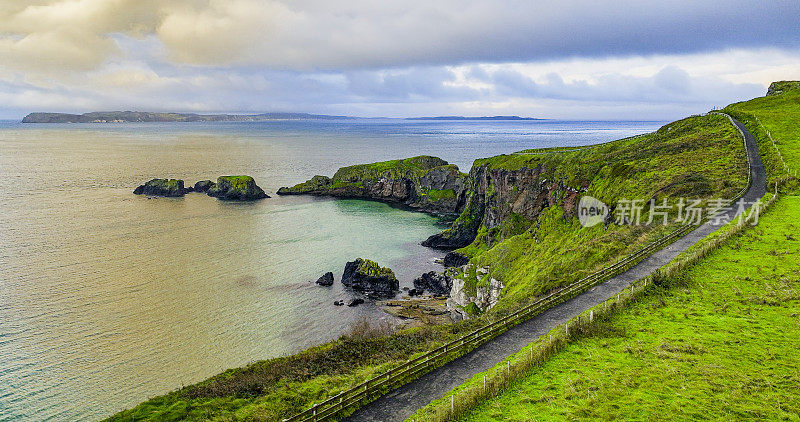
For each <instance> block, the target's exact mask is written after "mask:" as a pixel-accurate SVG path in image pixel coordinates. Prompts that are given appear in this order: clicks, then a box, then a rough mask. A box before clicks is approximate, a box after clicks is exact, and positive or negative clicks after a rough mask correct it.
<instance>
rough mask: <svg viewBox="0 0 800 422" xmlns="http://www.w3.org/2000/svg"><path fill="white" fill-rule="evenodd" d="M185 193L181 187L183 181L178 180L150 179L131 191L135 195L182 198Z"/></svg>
mask: <svg viewBox="0 0 800 422" xmlns="http://www.w3.org/2000/svg"><path fill="white" fill-rule="evenodd" d="M186 192H187V190H186V188H184V187H183V180H180V179H151V180H149V181H148V182H146V183H145V184H143V185H140V186H139V187H137V188H136V189H134V191H133V193H134V194H136V195H148V196H167V197H178V196H183V195H185V194H186Z"/></svg>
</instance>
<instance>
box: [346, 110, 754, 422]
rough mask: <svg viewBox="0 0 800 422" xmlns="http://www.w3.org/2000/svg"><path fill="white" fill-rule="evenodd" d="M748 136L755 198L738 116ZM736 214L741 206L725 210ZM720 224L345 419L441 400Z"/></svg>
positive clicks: (392, 414) (404, 412)
mask: <svg viewBox="0 0 800 422" xmlns="http://www.w3.org/2000/svg"><path fill="white" fill-rule="evenodd" d="M732 121H733V123H734V124H735V125H736V126H738V127H739V129H740V131H741V132H742V133H743V134H744V138H745V146H746V149H747V159H748V161H749V163H750V177H751V184H750V188H749V189H748V190H747V193H745V195H744V200H745V201H748V202H753V201H756V200H757V199H759V198H761V197H762V196H764V193H765V192H766V174H765V172H764V166H763V165H762V163H761V157H760V156H759V155H758V145H757V144H756V140H755V138H754V137H753V135H752V134H751V133H750V132H748V131H747V129H746V128H745V127H744V125H743V124H742V123H741V122H739V121H737V120H733V119H732ZM725 212H726V213H727V215H728V216H729V217H734V216H735V215H736V213H737V207H736V206H733V207H732V208H730V209H728V210H726V211H725ZM717 228H718V226H713V225H711V224H709V223H706V224H703V225H701V226H699V227H698V228H697V229H695V230H693V231H692V232H690V233H689V234H687V235H686V236H684V237H682V238H681V239H679V240H677V241H675V242H674V243H672V244H671V245H669V246H667V247H666V248H664V249H662V250H660V251H658V252H656V253H654V254H653V255H651V256H649V257H648V258H646V259H645V260H643V261H642V262H640V263H639V264H638V265H636V266H635V267H633V268H631V269H629V270H628V271H626V272H624V273H622V274H620V275H618V276H616V277H614V278H612V279H610V280H608V281H606V282H605V283H603V284H600V285H598V286H596V287H594V288H592V289H590V290H588V291H586V292H584V293H582V294H580V295H578V296H576V297H574V298H572V299H570V300H568V301H566V302H564V303H561V304H559V305H556V306H554V307H553V308H550V309H549V310H547V311H545V312H543V313H541V314H539V315H537V316H535V317H533V318H531V319H529V320H527V321H525V322H523V323H521V324H519V325H517V326H515V327H513V328H511V329H510V330H508V331H506V332H505V333H503V334H501V335H499V336H497V337H495V338H494V339H492V340H490V341H488V342H487V343H485V344H483V345H481V346H480V347H478V348H476V349H475V350H473V351H471V352H470V353H468V354H466V355H464V356H462V357H460V358H458V359H456V360H454V361H452V362H450V363H448V364H446V365H444V366H442V367H439V368H437V369H435V370H433V371H431V372H429V373H428V374H426V375H424V376H422V377H420V378H418V379H417V380H415V381H412V382H410V383H408V384H405V385H403V386H401V387H398V388H397V389H395V390H393V391H390V392H389V393H387V394H385V395H384V396H382V397H380V398H379V399H378V400H376V401H374V402H372V403H370V404H368V405H366V406H364V407H363V408H361V409H359V410H358V411H357V412H356V413H354V414H353V415H351V416H350V417H349V418H347V419H346V420H348V421H380V422H388V421H402V420H404V419H406V418H407V417H409V416H410V415H411V414H413V413H414V412H415V411H417V409H420V408H422V407H423V406H425V405H427V404H428V403H430V402H431V401H433V400H435V399H438V398H440V397H442V396H444V395H445V394H447V392H449V391H450V390H452V389H453V388H455V387H457V386H459V385H461V384H462V383H463V382H464V381H466V380H467V379H469V378H471V377H472V376H474V375H475V374H477V373H479V372H483V371H486V370H488V369H489V368H491V367H493V366H494V365H496V364H497V363H499V362H500V361H502V360H503V359H505V358H506V357H508V356H509V355H511V354H512V353H516V352H518V351H519V350H520V349H522V348H523V347H524V346H526V345H528V344H530V343H531V342H533V341H534V340H536V339H537V338H538V337H539V336H541V335H544V334H546V333H548V332H549V331H550V330H552V329H553V328H555V327H557V326H558V325H560V324H563V323H564V322H566V321H568V320H569V319H571V318H573V317H575V316H577V315H579V314H580V313H582V312H583V311H585V310H586V309H588V308H591V307H593V306H596V305H598V304H600V303H602V302H604V301H606V300H607V299H610V298H611V297H613V296H615V295H616V294H617V293H619V292H621V291H622V290H623V289H625V288H626V287H628V286H629V285H630V284H631V283H632V282H634V281H636V280H639V279H641V278H643V277H645V276H648V275H650V274H652V273H653V271H655V270H656V269H658V268H660V267H661V266H663V265H664V264H666V263H668V262H669V261H671V260H672V259H673V258H675V257H676V256H678V254H680V253H681V252H683V251H685V250H686V249H687V248H689V247H690V246H692V245H694V244H695V243H697V242H698V241H699V240H700V239H702V238H704V237H706V236H708V235H709V234H710V233H711V232H713V231H714V230H716V229H717Z"/></svg>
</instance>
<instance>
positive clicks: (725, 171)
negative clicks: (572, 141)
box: [455, 115, 747, 309]
mask: <svg viewBox="0 0 800 422" xmlns="http://www.w3.org/2000/svg"><path fill="white" fill-rule="evenodd" d="M531 151H535V150H531ZM548 151H550V153H548V154H533V155H530V154H528V155H520V154H513V155H501V156H498V157H492V158H487V159H481V160H476V161H475V164H474V165H473V169H474V168H476V167H483V168H485V169H486V171H488V172H491V171H493V170H502V171H506V170H519V169H523V168H528V169H532V168H540V169H542V174H541V176H540V179H544V180H548V181H553V180H558V181H561V183H562V184H563V185H565V186H569V187H572V188H574V189H580V188H585V191H586V192H585V194H587V195H591V196H593V197H595V198H598V199H600V200H602V201H604V202H605V203H607V204H615V203H616V202H617V201H618V200H620V199H623V198H628V199H634V198H638V199H644V200H647V199H650V198H656V202H658V203H660V201H661V200H662V199H665V198H667V199H670V201H672V199H674V198H677V197H684V196H685V197H691V198H705V199H708V198H712V197H714V198H720V197H721V198H728V199H730V198H733V197H735V196H736V194H737V193H738V192H739V191H740V190H741V189H742V188H743V187H744V186H745V184H746V178H747V167H746V154H745V151H744V147H743V143H742V138H741V136H740V135H739V132H738V131H737V130H736V129H735V128H734V127H733V126H732V125H731V124H730V122H729V121H728V119H727V118H725V117H723V116H719V115H711V116H704V117H691V118H687V119H683V120H680V121H677V122H673V123H670V124H668V125H665V126H664V127H662V128H661V129H659V130H658V131H657V132H655V133H653V134H648V135H644V136H640V137H635V138H628V139H624V140H619V141H615V142H610V143H607V144H601V145H597V146H593V147H587V148H582V149H579V150H577V151H555V152H552V150H548ZM473 171H474V170H473ZM493 192H494V190H493V187H492V185H491V184H490V185H489V187H488V188H487V191H486V196H487V197H488V198H490V199H487V200H486V202H487V203H492V202H493V201H494V202H501V201H500V200H499V199H492V197H493V195H494V193H493ZM513 194H514V193H512V195H513ZM559 194H560V195H567V194H568V192H566V191H557V192H556V195H559ZM504 201H505V202H511V201H513V199H511V200H509V199H505V200H504ZM470 205H472V204H470ZM475 214H476V213H475V212H473V211H471V210H470V209H469V208H468V209H467V210H466V211H465V212H464V213H463V214H462V215H461V216H460V217H459V219H457V220H456V222H455V224H456V225H459V224H465V225H466V224H475V223H476V222H477V219H479V218H481V217H482V216H478V215H475ZM647 219H648V214H647V213H646V212H645V213H643V220H642V221H647ZM671 230H674V225H669V226H666V227H665V226H663V225H660V224H655V225H650V226H645V225H641V226H631V225H625V226H617V225H613V224H612V225H610V226H608V227H605V226H604V225H602V224H600V225H596V226H593V227H591V228H583V227H581V225H580V223H579V221H578V220H577V218H574V217H573V216H571V215H570V214H569V211H568V210H565V209H564V208H563V207H561V206H559V205H555V206H550V207H547V208H545V209H543V210H542V211H541V213H540V214H539V215H538V216H537V217H536V218H535V219H533V220H528V219H526V218H524V217H523V216H521V215H519V214H516V213H514V212H511V213H510V214H509V215H508V217H507V218H505V219H504V220H503V221H502V222H501V224H500V225H499V226H497V227H493V228H487V227H486V226H485V225H483V226H481V227H480V228H479V230H478V235H477V236H476V240H475V241H474V242H473V243H472V244H471V245H469V246H467V247H465V248H462V249H461V250H460V252H462V253H464V254H466V255H468V256H470V257H472V261H473V262H474V263H476V264H477V265H478V266H481V267H489V269H490V272H489V277H485V278H483V279H482V282H479V281H478V280H477V278H476V277H474V276H472V275H471V274H461V275H457V277H459V278H462V279H464V280H465V286H466V287H467V291H474V290H475V289H476V288H477V287H479V286H481V285H484V284H486V283H488V280H489V279H490V278H495V279H498V280H500V281H502V282H503V284H504V285H505V288H504V289H503V292H502V299H501V301H500V303H499V304H498V305H497V306H498V307H499V309H513V308H516V307H517V306H519V304H520V303H523V302H526V301H528V300H530V298H531V297H532V296H536V295H541V294H544V293H546V292H548V291H550V290H552V289H554V288H557V287H559V286H562V285H566V284H569V283H572V282H574V281H577V280H579V279H580V278H582V277H585V276H586V275H588V274H590V273H591V272H593V271H596V270H598V269H600V268H602V267H603V266H605V265H608V264H609V263H610V262H613V261H614V260H616V259H619V258H620V257H622V256H624V255H626V254H628V253H631V252H633V251H634V250H636V249H637V248H639V247H641V246H642V245H643V244H645V243H647V242H649V241H652V240H654V239H655V238H657V237H660V236H662V235H664V234H665V233H667V232H669V231H671ZM473 284H476V285H477V286H473Z"/></svg>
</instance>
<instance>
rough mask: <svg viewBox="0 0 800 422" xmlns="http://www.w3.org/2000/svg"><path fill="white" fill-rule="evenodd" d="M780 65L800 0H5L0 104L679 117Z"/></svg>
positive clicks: (746, 94)
mask: <svg viewBox="0 0 800 422" xmlns="http://www.w3.org/2000/svg"><path fill="white" fill-rule="evenodd" d="M781 79H800V2H798V1H797V0H786V1H782V0H770V1H765V2H755V1H752V0H747V1H722V0H719V1H714V2H698V1H688V0H685V1H684V0H680V1H678V0H675V1H664V0H658V1H649V0H638V1H625V0H619V1H614V2H604V1H599V0H593V1H583V0H560V1H552V2H550V1H548V2H544V1H533V0H528V1H516V0H502V1H491V0H477V1H473V0H452V1H451V0H401V1H395V0H381V1H374V0H371V1H368V0H339V1H335V0H173V1H167V0H161V1H158V0H51V1H48V0H24V1H23V0H0V118H20V117H22V116H24V115H25V114H27V113H28V112H31V111H62V112H86V111H93V110H123V109H124V110H147V111H184V112H244V113H246V112H265V111H299V112H312V113H327V114H348V115H360V116H391V117H401V116H420V115H450V114H461V115H497V114H517V115H522V116H533V117H547V118H576V119H673V118H678V117H681V116H684V115H687V114H693V113H698V112H703V111H706V110H708V109H709V108H711V107H714V106H723V105H726V104H728V103H731V102H734V101H737V100H742V99H749V98H752V97H755V96H759V95H763V93H764V91H765V90H766V86H767V85H768V84H769V82H770V81H773V80H781Z"/></svg>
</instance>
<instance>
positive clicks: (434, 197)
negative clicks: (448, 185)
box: [423, 189, 456, 202]
mask: <svg viewBox="0 0 800 422" xmlns="http://www.w3.org/2000/svg"><path fill="white" fill-rule="evenodd" d="M423 195H426V196H427V197H428V199H429V200H430V201H431V202H438V201H441V200H442V199H453V198H455V197H456V192H455V191H454V190H452V189H425V190H423Z"/></svg>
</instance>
